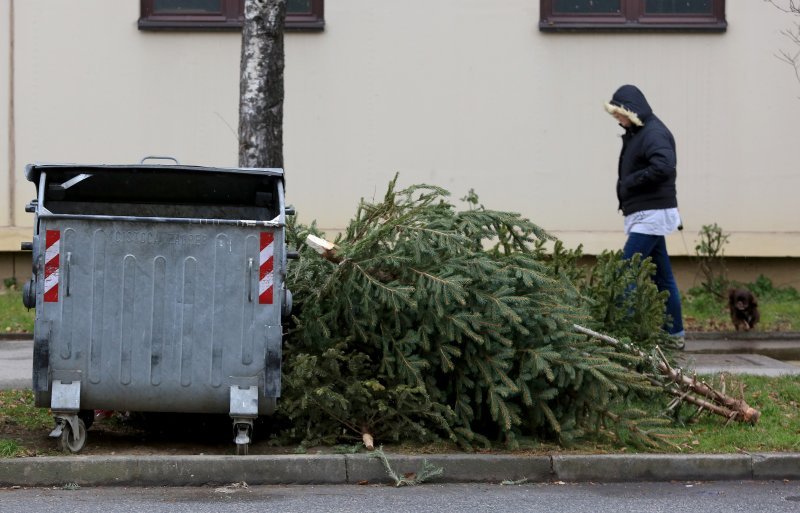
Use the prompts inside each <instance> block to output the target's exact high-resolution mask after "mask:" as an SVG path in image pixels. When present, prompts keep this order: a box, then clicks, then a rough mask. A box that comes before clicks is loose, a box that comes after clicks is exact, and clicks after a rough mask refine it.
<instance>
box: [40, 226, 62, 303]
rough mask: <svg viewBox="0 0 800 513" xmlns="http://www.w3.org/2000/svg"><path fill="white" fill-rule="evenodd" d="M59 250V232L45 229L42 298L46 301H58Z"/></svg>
mask: <svg viewBox="0 0 800 513" xmlns="http://www.w3.org/2000/svg"><path fill="white" fill-rule="evenodd" d="M60 251H61V232H60V231H58V230H47V232H46V234H45V250H44V300H45V302H47V303H57V302H58V267H59V263H60V262H59V253H60Z"/></svg>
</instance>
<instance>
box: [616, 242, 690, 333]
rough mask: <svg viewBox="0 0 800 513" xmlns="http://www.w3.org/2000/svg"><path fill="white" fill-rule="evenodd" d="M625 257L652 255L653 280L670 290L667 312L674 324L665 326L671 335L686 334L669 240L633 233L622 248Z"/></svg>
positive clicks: (659, 286)
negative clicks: (654, 267) (668, 247)
mask: <svg viewBox="0 0 800 513" xmlns="http://www.w3.org/2000/svg"><path fill="white" fill-rule="evenodd" d="M622 253H623V257H624V258H625V259H626V260H627V259H630V258H631V257H632V256H633V255H635V254H636V253H641V255H642V258H647V257H650V258H651V259H652V260H653V263H654V264H656V274H655V276H654V277H653V281H654V282H655V283H656V287H658V290H660V291H661V290H666V291H668V292H669V298H667V314H668V315H669V316H670V317H672V326H664V329H666V330H667V332H668V333H669V334H670V335H674V336H676V337H682V336H684V330H683V316H682V315H681V295H680V292H678V285H677V284H676V283H675V277H674V276H673V275H672V266H671V265H670V263H669V255H668V254H667V242H666V240H664V237H663V236H661V235H645V234H642V233H631V234H630V235H628V240H627V241H626V242H625V248H624V249H623V250H622Z"/></svg>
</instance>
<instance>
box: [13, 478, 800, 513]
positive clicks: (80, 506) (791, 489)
mask: <svg viewBox="0 0 800 513" xmlns="http://www.w3.org/2000/svg"><path fill="white" fill-rule="evenodd" d="M0 510H2V511H3V513H23V512H24V513H30V512H41V513H51V512H52V513H61V512H63V511H70V512H73V513H84V512H97V511H102V512H103V513H116V512H120V513H121V512H125V513H137V512H142V513H145V512H146V513H160V512H169V513H206V512H213V513H218V512H229V511H230V512H240V513H244V512H257V513H265V512H272V511H280V512H287V513H292V512H297V513H330V512H348V513H349V512H358V513H369V512H381V513H384V512H387V511H391V512H408V513H417V512H444V511H457V512H459V513H466V512H473V511H474V512H492V513H503V512H514V513H517V512H541V513H602V512H613V513H625V512H636V513H656V512H658V513H662V512H664V511H680V512H691V513H720V512H726V513H732V512H747V513H753V512H757V513H782V512H794V513H796V512H797V511H800V482H796V481H795V482H782V481H770V482H755V481H728V482H671V483H613V484H534V485H506V486H502V485H478V484H471V485H421V486H417V487H413V488H394V487H390V486H355V485H350V486H258V487H249V488H243V487H235V486H227V487H220V488H210V487H206V488H80V489H77V490H65V489H26V490H23V489H18V490H13V489H3V490H0Z"/></svg>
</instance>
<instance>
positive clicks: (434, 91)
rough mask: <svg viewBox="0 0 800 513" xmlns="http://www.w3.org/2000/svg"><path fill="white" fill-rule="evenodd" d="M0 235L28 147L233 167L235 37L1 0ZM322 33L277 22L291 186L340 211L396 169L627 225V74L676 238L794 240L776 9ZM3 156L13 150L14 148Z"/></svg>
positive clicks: (564, 220) (790, 103)
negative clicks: (589, 29)
mask: <svg viewBox="0 0 800 513" xmlns="http://www.w3.org/2000/svg"><path fill="white" fill-rule="evenodd" d="M12 4H13V11H14V20H13V37H14V40H13V46H14V52H13V55H14V72H13V84H14V88H13V89H14V94H13V107H14V108H13V112H14V119H13V125H12V124H11V120H10V108H9V96H10V81H9V80H8V78H9V77H10V74H7V73H6V72H5V71H4V72H3V73H2V74H0V77H3V79H2V80H0V104H1V105H0V125H1V126H4V127H8V134H12V133H13V142H14V144H13V148H12V147H9V142H8V141H9V139H10V138H9V137H8V136H6V133H5V131H4V133H3V135H4V136H3V137H0V150H2V151H0V155H2V156H1V157H0V197H1V198H2V200H0V226H2V227H0V251H15V250H17V249H18V248H19V243H20V241H22V240H27V239H29V238H30V235H29V234H30V224H31V222H32V216H31V215H30V214H26V213H25V212H24V205H25V204H26V203H27V202H28V201H29V200H30V199H31V198H32V197H33V191H34V188H33V185H32V184H30V183H28V182H27V181H26V180H25V178H24V166H25V164H27V163H30V162H91V163H131V162H138V161H139V160H140V159H141V158H142V157H144V156H146V155H170V156H174V157H176V158H178V159H179V160H180V161H181V162H182V163H186V164H206V165H235V164H236V161H237V138H236V127H237V123H238V121H237V120H238V114H237V109H238V80H239V46H240V35H239V34H238V33H230V32H143V31H139V30H137V27H136V21H137V19H138V16H139V2H137V1H135V0H127V1H119V0H117V1H114V2H109V1H108V0H81V2H80V5H81V8H80V9H76V8H75V5H74V3H73V2H62V1H58V0H24V1H21V0H0V27H2V28H0V69H3V70H8V69H9V64H8V63H9V58H10V54H11V52H10V46H11V40H10V38H11V34H12V31H11V30H8V31H7V30H5V27H9V24H10V10H11V9H10V6H11V5H12ZM325 15H326V29H325V31H324V32H322V33H289V34H287V35H286V76H285V83H286V101H285V133H284V139H285V148H284V150H285V165H286V173H287V199H288V201H289V202H291V203H293V204H294V205H295V206H296V207H297V209H298V212H299V214H300V219H301V220H302V221H305V222H308V221H311V220H312V219H316V220H317V221H318V223H319V225H320V226H321V227H323V228H324V229H326V230H328V231H337V230H340V229H342V228H343V227H344V226H345V224H346V222H347V221H348V220H349V219H350V217H351V216H352V214H353V213H354V212H355V209H356V205H357V202H358V201H359V199H360V198H366V199H372V198H379V197H381V195H382V194H383V191H384V190H385V187H386V184H387V182H388V181H389V180H390V179H391V178H392V177H393V176H394V174H395V173H396V172H399V173H400V182H401V184H403V185H409V184H413V183H418V182H428V183H433V184H436V185H441V186H443V187H445V188H448V189H449V190H450V191H451V192H452V194H453V196H454V197H455V198H460V197H462V196H463V195H464V194H465V193H466V192H467V191H468V190H469V189H471V188H474V189H475V191H476V192H477V193H478V194H479V196H480V199H481V202H482V203H484V204H485V205H486V206H487V207H490V208H497V209H506V210H514V211H519V212H522V213H523V214H525V215H526V216H528V217H530V218H531V219H532V220H534V221H535V222H536V223H538V224H539V225H541V226H542V227H544V228H546V229H547V230H549V231H551V232H552V233H554V234H556V235H558V236H559V237H561V238H562V239H563V240H564V241H565V242H566V243H567V245H568V246H575V245H577V244H578V243H583V244H584V251H585V252H587V253H595V252H599V251H601V250H603V249H608V248H618V247H620V246H621V245H622V243H623V236H622V234H621V225H622V218H621V216H620V215H619V213H618V212H617V204H616V198H615V197H614V180H615V176H616V160H617V154H618V151H619V146H620V141H619V137H618V135H619V134H620V131H621V130H620V129H619V128H618V127H617V126H616V124H615V122H614V121H613V119H612V118H611V117H610V116H608V115H607V114H606V113H605V112H604V111H603V108H602V105H603V103H604V102H605V101H607V100H608V99H609V98H610V96H611V94H612V93H613V91H614V89H615V88H616V87H617V86H619V85H621V84H623V83H635V84H637V85H639V86H640V87H641V88H642V89H643V91H644V92H645V94H647V96H648V98H649V100H650V102H651V104H652V106H653V107H654V110H655V112H656V113H657V114H658V115H659V116H660V117H661V118H662V119H663V120H664V121H665V122H666V123H667V124H668V126H670V128H671V129H672V131H673V132H674V134H675V137H676V140H677V144H678V158H679V167H678V169H679V179H678V189H679V201H680V208H681V213H682V216H683V219H684V225H685V227H686V230H685V231H684V233H683V235H682V236H681V235H680V234H675V235H673V236H671V237H670V238H669V241H668V243H669V249H670V251H671V252H672V253H673V254H676V255H680V254H692V253H693V248H694V241H695V239H696V238H697V232H698V231H699V230H700V228H701V226H702V225H704V224H710V223H714V222H716V223H718V224H719V225H720V226H722V227H723V229H724V230H725V231H726V232H728V233H730V234H731V237H730V244H729V245H728V247H727V248H726V254H727V255H729V256H747V257H777V258H782V257H800V228H798V225H797V219H799V218H800V202H798V201H797V200H796V194H797V193H796V191H797V190H800V173H797V169H796V150H795V144H796V143H795V141H796V138H797V137H796V133H797V126H796V125H797V123H798V121H797V120H800V100H798V93H799V92H800V84H798V83H797V81H796V79H795V77H794V74H793V73H792V70H791V68H790V67H789V66H788V65H786V64H784V63H782V62H780V61H779V60H778V59H777V58H775V53H776V51H777V50H779V49H781V48H787V47H788V48H791V44H790V43H789V42H788V41H787V40H786V39H785V38H784V37H783V36H782V35H781V34H780V31H781V30H782V29H785V28H788V27H790V26H791V24H792V21H793V20H792V18H791V17H788V16H787V15H785V14H783V13H780V12H779V11H777V10H776V9H775V8H774V7H771V6H770V5H769V4H767V3H765V2H752V1H748V2H744V1H737V2H727V18H728V22H729V29H728V31H727V32H725V33H723V34H689V33H636V34H633V33H629V34H622V33H604V34H600V33H594V34H587V33H584V34H579V33H556V34H554V33H547V34H545V33H541V32H539V30H538V28H537V23H538V2H535V1H531V0H503V1H502V2H487V1H485V0H437V1H436V2H430V1H423V0H406V1H404V2H374V1H372V0H329V1H328V2H327V3H326V6H325ZM12 155H13V158H12V157H11V156H12Z"/></svg>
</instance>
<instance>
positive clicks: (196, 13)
mask: <svg viewBox="0 0 800 513" xmlns="http://www.w3.org/2000/svg"><path fill="white" fill-rule="evenodd" d="M140 1H141V5H140V9H141V14H140V16H141V17H140V18H139V29H140V30H163V29H169V30H176V29H177V30H181V29H201V30H202V29H216V30H226V29H227V30H239V29H240V28H241V27H242V20H243V13H244V0H140ZM323 7H324V0H286V26H285V28H286V30H322V29H323V28H324V27H325V18H324V16H323Z"/></svg>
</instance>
